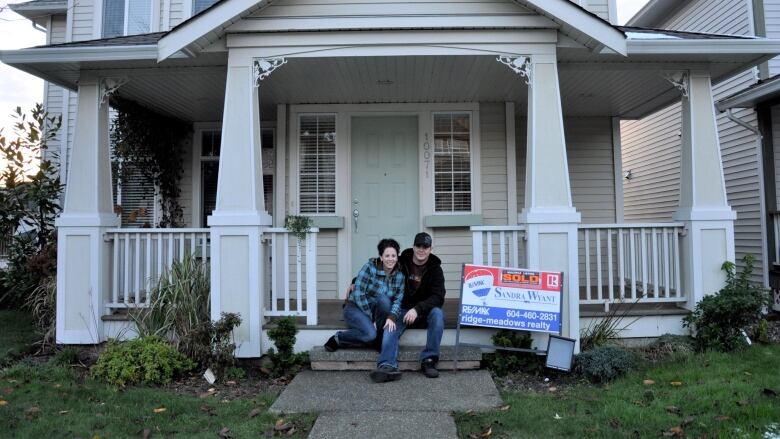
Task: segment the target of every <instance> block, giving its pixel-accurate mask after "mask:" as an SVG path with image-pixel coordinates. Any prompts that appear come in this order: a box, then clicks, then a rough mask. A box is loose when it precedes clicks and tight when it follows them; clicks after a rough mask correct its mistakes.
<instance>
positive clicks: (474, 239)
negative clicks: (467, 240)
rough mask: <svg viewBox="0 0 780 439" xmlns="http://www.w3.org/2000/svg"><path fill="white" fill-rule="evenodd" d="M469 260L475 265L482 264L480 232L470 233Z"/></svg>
mask: <svg viewBox="0 0 780 439" xmlns="http://www.w3.org/2000/svg"><path fill="white" fill-rule="evenodd" d="M471 245H472V247H471V260H472V261H474V264H475V265H482V263H483V261H484V259H482V232H472V233H471Z"/></svg>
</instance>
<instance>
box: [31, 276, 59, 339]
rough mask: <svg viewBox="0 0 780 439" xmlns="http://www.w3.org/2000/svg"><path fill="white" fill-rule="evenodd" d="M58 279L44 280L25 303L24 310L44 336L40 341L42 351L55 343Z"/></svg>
mask: <svg viewBox="0 0 780 439" xmlns="http://www.w3.org/2000/svg"><path fill="white" fill-rule="evenodd" d="M56 299H57V277H56V276H54V275H52V276H49V277H46V278H43V279H42V280H41V281H40V284H39V285H38V286H37V287H36V288H35V289H34V290H33V291H32V293H31V294H30V295H29V297H28V298H27V300H26V302H25V303H24V308H25V309H26V310H28V311H30V313H31V314H32V316H33V319H34V321H35V326H37V327H38V329H39V330H40V332H41V334H43V336H42V339H41V341H40V347H41V349H42V350H43V349H45V348H46V347H47V346H50V345H53V344H54V343H55V331H56V329H57V325H56V317H57V307H56Z"/></svg>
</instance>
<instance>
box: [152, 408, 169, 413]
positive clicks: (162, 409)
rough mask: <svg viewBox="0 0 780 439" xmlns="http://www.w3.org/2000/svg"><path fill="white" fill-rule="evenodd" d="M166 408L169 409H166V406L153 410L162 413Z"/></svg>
mask: <svg viewBox="0 0 780 439" xmlns="http://www.w3.org/2000/svg"><path fill="white" fill-rule="evenodd" d="M166 410H168V409H166V408H165V407H157V408H156V409H154V410H152V411H153V412H155V413H162V412H164V411H166Z"/></svg>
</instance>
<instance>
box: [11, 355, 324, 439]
mask: <svg viewBox="0 0 780 439" xmlns="http://www.w3.org/2000/svg"><path fill="white" fill-rule="evenodd" d="M273 398H274V397H273V395H270V394H260V395H257V396H256V397H255V398H253V399H238V400H232V401H223V400H222V399H221V398H220V397H219V396H218V394H217V395H211V396H208V397H205V398H201V397H198V396H187V395H178V394H175V393H173V392H172V391H170V390H166V389H160V388H153V387H141V386H138V387H130V388H128V389H126V390H115V389H113V388H111V387H109V386H106V385H104V384H101V383H97V382H94V381H92V380H91V379H84V378H82V377H80V376H78V375H77V374H76V373H75V372H74V371H73V370H72V369H70V368H69V367H67V366H55V365H53V364H52V363H49V364H45V365H32V364H28V363H26V362H25V361H22V362H20V363H18V364H16V365H15V366H13V367H12V368H10V369H7V370H5V371H3V372H2V373H0V432H2V433H0V435H6V434H10V436H12V437H19V438H41V437H68V438H73V437H82V438H92V437H101V438H104V437H109V438H111V437H143V436H144V430H147V429H148V433H150V434H151V437H171V436H179V437H187V438H190V437H192V438H198V437H205V438H217V437H221V436H220V434H219V433H220V431H223V435H222V436H224V437H233V438H243V437H264V435H265V434H266V432H268V433H270V434H271V435H273V434H274V433H275V431H274V427H275V425H276V422H277V421H279V420H280V419H281V420H283V421H282V424H286V423H291V425H292V426H293V427H294V428H295V429H296V432H295V433H294V434H292V435H291V436H289V437H306V434H307V432H308V430H309V429H310V428H311V425H312V424H313V421H314V417H313V416H311V415H308V416H298V417H295V418H291V417H286V416H279V415H275V414H272V413H269V412H268V407H269V406H270V404H271V403H272V402H273ZM225 428H227V429H228V430H223V429H225ZM287 431H289V430H287ZM276 433H277V434H281V433H280V432H276ZM285 437H288V436H286V435H285Z"/></svg>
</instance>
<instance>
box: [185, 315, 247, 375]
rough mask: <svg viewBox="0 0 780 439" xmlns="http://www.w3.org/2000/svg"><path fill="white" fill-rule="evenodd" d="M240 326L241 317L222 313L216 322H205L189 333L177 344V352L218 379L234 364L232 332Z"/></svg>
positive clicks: (234, 346)
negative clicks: (212, 373)
mask: <svg viewBox="0 0 780 439" xmlns="http://www.w3.org/2000/svg"><path fill="white" fill-rule="evenodd" d="M240 324H241V316H239V315H238V314H233V313H222V316H221V317H220V319H219V320H217V321H216V322H212V321H211V320H206V321H205V322H201V323H200V325H198V326H197V327H195V328H193V329H192V330H191V331H189V332H188V333H187V334H186V335H185V336H184V337H183V338H182V339H181V342H180V343H179V352H182V353H183V354H184V355H186V356H187V357H189V358H192V359H193V360H195V361H196V362H197V363H198V364H200V365H201V366H202V367H203V368H211V370H212V371H213V372H214V373H215V374H216V375H217V376H218V377H219V376H222V375H223V374H224V373H225V371H226V370H228V369H230V368H231V367H233V366H234V365H235V364H236V359H235V357H234V355H233V354H234V352H235V350H236V344H235V343H234V342H233V340H232V339H233V330H234V329H235V328H236V327H238V326H239V325H240Z"/></svg>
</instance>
